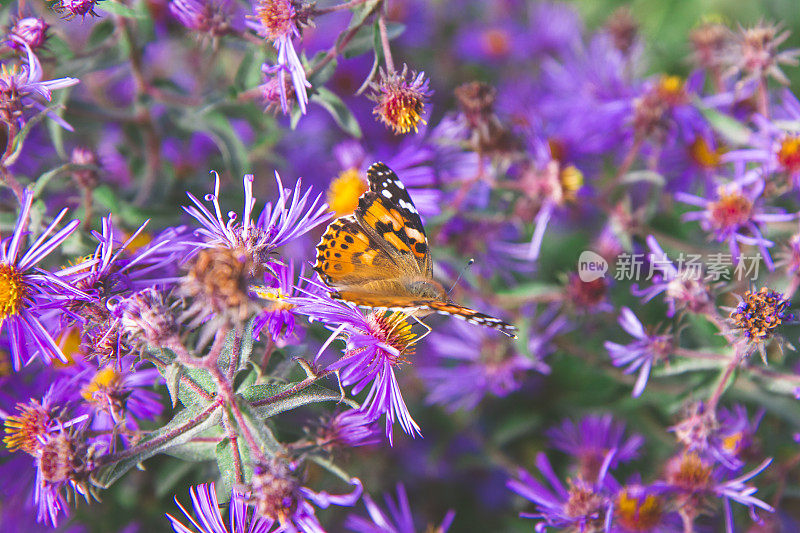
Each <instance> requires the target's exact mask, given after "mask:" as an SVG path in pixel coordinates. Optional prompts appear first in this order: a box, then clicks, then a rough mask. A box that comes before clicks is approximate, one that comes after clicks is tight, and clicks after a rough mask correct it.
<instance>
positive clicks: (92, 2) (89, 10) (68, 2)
mask: <svg viewBox="0 0 800 533" xmlns="http://www.w3.org/2000/svg"><path fill="white" fill-rule="evenodd" d="M99 1H100V0H59V1H58V2H56V3H55V4H54V5H53V6H52V7H53V10H54V11H55V12H56V13H59V14H61V15H64V18H65V19H67V20H72V19H74V18H75V17H81V18H86V15H89V16H92V17H99V16H100V15H98V14H97V12H96V11H95V10H94V8H95V7H97V3H98V2H99Z"/></svg>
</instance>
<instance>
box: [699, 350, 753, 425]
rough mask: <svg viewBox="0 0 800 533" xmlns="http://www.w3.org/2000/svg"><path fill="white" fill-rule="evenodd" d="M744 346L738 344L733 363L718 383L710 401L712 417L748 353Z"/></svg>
mask: <svg viewBox="0 0 800 533" xmlns="http://www.w3.org/2000/svg"><path fill="white" fill-rule="evenodd" d="M744 346H745V345H744V344H743V343H741V342H739V343H737V344H736V354H735V355H734V357H733V359H731V362H730V363H728V366H727V367H725V370H724V371H723V373H722V376H721V377H720V379H719V383H717V388H716V389H715V390H714V393H713V394H712V395H711V397H710V398H709V399H708V404H707V406H708V407H707V412H708V413H711V414H712V416H714V415H713V413H715V412H716V410H717V404H719V399H720V398H721V397H722V392H723V391H724V390H725V386H726V385H727V383H728V380H729V379H730V378H731V375H732V374H733V371H734V370H735V369H736V367H737V366H739V363H741V362H742V358H743V357H744V354H745V353H747V350H745V349H744Z"/></svg>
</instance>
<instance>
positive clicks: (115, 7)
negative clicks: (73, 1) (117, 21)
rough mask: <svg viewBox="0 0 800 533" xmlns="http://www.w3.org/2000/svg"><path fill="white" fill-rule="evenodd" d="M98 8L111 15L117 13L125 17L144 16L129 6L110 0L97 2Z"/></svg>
mask: <svg viewBox="0 0 800 533" xmlns="http://www.w3.org/2000/svg"><path fill="white" fill-rule="evenodd" d="M95 7H98V8H99V9H101V10H103V11H105V12H106V13H110V14H112V15H119V16H120V17H127V18H144V15H143V14H142V13H139V12H137V11H135V10H134V9H131V8H130V7H128V6H126V5H123V4H120V3H117V2H112V1H111V0H105V1H104V2H100V3H98V4H97V6H95Z"/></svg>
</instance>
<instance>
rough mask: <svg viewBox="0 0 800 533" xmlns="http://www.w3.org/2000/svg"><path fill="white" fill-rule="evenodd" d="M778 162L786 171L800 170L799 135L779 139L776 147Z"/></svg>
mask: <svg viewBox="0 0 800 533" xmlns="http://www.w3.org/2000/svg"><path fill="white" fill-rule="evenodd" d="M778 163H780V164H781V166H782V167H783V168H784V169H786V171H787V172H792V173H794V172H797V171H799V170H800V135H792V136H788V137H786V138H785V139H783V141H781V147H780V148H779V149H778Z"/></svg>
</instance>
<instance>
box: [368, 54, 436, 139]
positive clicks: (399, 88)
mask: <svg viewBox="0 0 800 533" xmlns="http://www.w3.org/2000/svg"><path fill="white" fill-rule="evenodd" d="M372 89H373V93H372V94H371V96H370V98H372V100H374V101H375V108H374V109H373V110H372V113H373V114H375V115H377V116H378V118H380V119H381V121H382V122H383V123H384V124H385V125H386V127H387V128H389V129H390V130H392V131H394V133H395V134H397V135H401V134H406V133H408V132H409V131H411V130H414V132H415V133H416V132H417V131H418V130H419V125H420V123H422V124H427V122H425V119H424V118H423V117H424V116H425V104H426V103H427V101H428V98H430V96H431V94H433V93H432V92H431V91H430V90H429V89H428V80H427V78H425V73H424V72H420V73H417V72H415V71H409V69H408V65H403V70H402V71H401V72H397V71H391V72H386V71H384V70H381V73H380V75H379V77H378V81H377V82H375V83H373V84H372Z"/></svg>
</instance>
